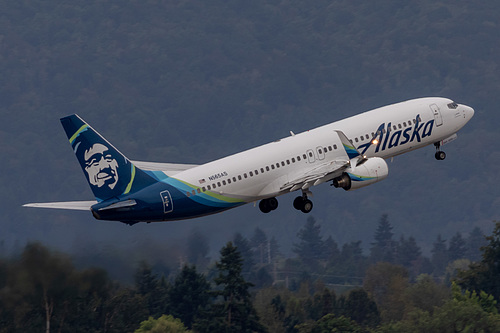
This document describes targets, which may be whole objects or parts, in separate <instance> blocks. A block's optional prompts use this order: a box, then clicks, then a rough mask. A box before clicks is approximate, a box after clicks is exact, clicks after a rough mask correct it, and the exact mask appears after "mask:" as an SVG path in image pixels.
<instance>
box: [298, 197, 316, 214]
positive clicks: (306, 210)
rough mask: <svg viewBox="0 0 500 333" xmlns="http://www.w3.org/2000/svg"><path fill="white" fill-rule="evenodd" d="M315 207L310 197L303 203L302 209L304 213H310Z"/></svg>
mask: <svg viewBox="0 0 500 333" xmlns="http://www.w3.org/2000/svg"><path fill="white" fill-rule="evenodd" d="M312 209H313V203H312V201H311V200H309V199H305V200H304V201H303V203H302V208H301V209H300V210H301V211H302V212H303V213H306V214H307V213H309V212H310V211H311V210H312Z"/></svg>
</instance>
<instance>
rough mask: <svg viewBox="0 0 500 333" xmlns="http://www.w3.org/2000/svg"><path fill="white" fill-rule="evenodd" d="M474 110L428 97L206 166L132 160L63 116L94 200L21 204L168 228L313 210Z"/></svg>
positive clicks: (438, 140)
mask: <svg viewBox="0 0 500 333" xmlns="http://www.w3.org/2000/svg"><path fill="white" fill-rule="evenodd" d="M473 115H474V109H473V108H471V107H469V106H466V105H463V104H457V103H455V102H454V101H452V100H450V99H447V98H442V97H425V98H418V99H412V100H408V101H404V102H401V103H397V104H392V105H388V106H384V107H380V108H377V109H374V110H371V111H367V112H364V113H361V114H358V115H355V116H352V117H349V118H346V119H343V120H340V121H337V122H333V123H330V124H327V125H324V126H321V127H318V128H315V129H312V130H309V131H306V132H303V133H299V134H295V133H293V132H292V131H290V136H287V137H285V138H282V139H280V140H276V141H274V142H271V143H268V144H265V145H262V146H259V147H256V148H253V149H249V150H246V151H243V152H240V153H237V154H234V155H230V156H227V157H224V158H221V159H218V160H215V161H212V162H209V163H206V164H201V165H193V164H173V163H156V162H142V161H132V160H129V159H128V158H127V157H125V155H123V154H122V153H120V151H118V149H116V148H115V147H114V146H113V145H112V144H111V143H109V142H108V141H107V140H106V139H104V137H102V136H101V135H100V134H99V133H98V132H97V131H95V130H94V129H93V128H92V127H91V126H90V125H88V124H87V123H86V122H85V121H84V120H82V119H81V118H80V117H79V116H78V115H76V114H74V115H70V116H67V117H64V118H61V123H62V126H63V128H64V130H65V132H66V134H67V136H68V139H69V142H70V144H71V147H72V148H73V151H74V153H75V154H76V157H77V159H78V161H79V163H80V165H81V167H82V169H83V171H84V174H85V176H86V179H87V181H88V183H89V185H90V187H91V189H92V192H93V194H94V196H95V200H92V201H70V202H51V203H50V202H49V203H30V204H25V205H24V206H26V207H41V208H59V209H72V210H90V211H91V212H92V214H93V216H94V217H95V218H96V219H98V220H112V221H120V222H123V223H126V224H129V225H132V224H135V223H137V222H158V221H173V220H182V219H189V218H194V217H201V216H205V215H209V214H215V213H219V212H222V211H225V210H228V209H231V208H235V207H239V206H242V205H244V204H247V203H255V205H256V203H257V202H259V208H260V210H261V211H262V212H263V213H269V212H271V211H273V210H275V209H276V208H278V200H277V199H276V197H278V196H280V195H283V194H286V193H290V192H294V191H300V192H301V194H300V195H299V196H297V197H296V198H295V200H294V201H293V207H294V208H295V209H297V210H299V211H302V212H303V213H309V212H310V211H311V210H312V208H313V203H312V201H311V200H310V199H309V198H310V197H311V194H312V193H311V191H310V189H311V188H312V187H313V186H317V185H319V184H322V183H326V182H331V185H333V186H334V187H335V188H342V189H344V190H346V191H351V190H355V189H359V188H362V187H365V186H368V185H371V184H374V183H376V182H379V181H381V180H383V179H385V178H386V177H387V175H388V166H387V163H386V161H385V160H386V159H389V158H392V157H394V156H397V155H400V154H403V153H406V152H409V151H412V150H415V149H418V148H422V147H424V146H428V145H431V144H432V145H434V146H435V149H436V153H435V158H436V159H437V160H444V159H445V157H446V154H445V152H443V151H442V150H441V146H443V145H444V144H446V143H449V142H451V141H453V140H455V139H456V138H457V134H456V133H457V131H458V130H460V129H461V128H462V127H463V126H464V125H465V124H466V123H467V122H468V121H469V120H470V119H471V118H472V117H473Z"/></svg>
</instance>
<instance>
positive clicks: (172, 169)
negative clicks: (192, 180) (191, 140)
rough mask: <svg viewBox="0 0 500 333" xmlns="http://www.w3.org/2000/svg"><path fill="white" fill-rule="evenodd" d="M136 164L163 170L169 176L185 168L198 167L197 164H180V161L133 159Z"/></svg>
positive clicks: (152, 169)
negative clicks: (165, 161)
mask: <svg viewBox="0 0 500 333" xmlns="http://www.w3.org/2000/svg"><path fill="white" fill-rule="evenodd" d="M132 163H134V165H135V166H137V167H138V168H141V169H142V170H147V171H162V172H164V173H165V174H166V175H167V176H173V175H175V174H176V173H179V172H181V171H184V170H188V169H191V168H194V167H197V166H198V165H197V164H178V163H158V162H143V161H132Z"/></svg>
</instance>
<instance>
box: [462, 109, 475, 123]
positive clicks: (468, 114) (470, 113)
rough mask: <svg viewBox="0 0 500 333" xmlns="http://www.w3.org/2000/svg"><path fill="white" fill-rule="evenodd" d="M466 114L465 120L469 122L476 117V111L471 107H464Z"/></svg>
mask: <svg viewBox="0 0 500 333" xmlns="http://www.w3.org/2000/svg"><path fill="white" fill-rule="evenodd" d="M464 114H465V118H467V121H469V120H471V119H472V117H473V116H474V109H473V108H471V107H470V106H465V107H464Z"/></svg>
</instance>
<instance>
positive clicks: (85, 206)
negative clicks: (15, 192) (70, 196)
mask: <svg viewBox="0 0 500 333" xmlns="http://www.w3.org/2000/svg"><path fill="white" fill-rule="evenodd" d="M96 203H97V201H95V200H92V201H63V202H40V203H29V204H25V205H23V207H35V208H53V209H70V210H86V211H89V210H90V207H91V206H92V205H95V204H96Z"/></svg>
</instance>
